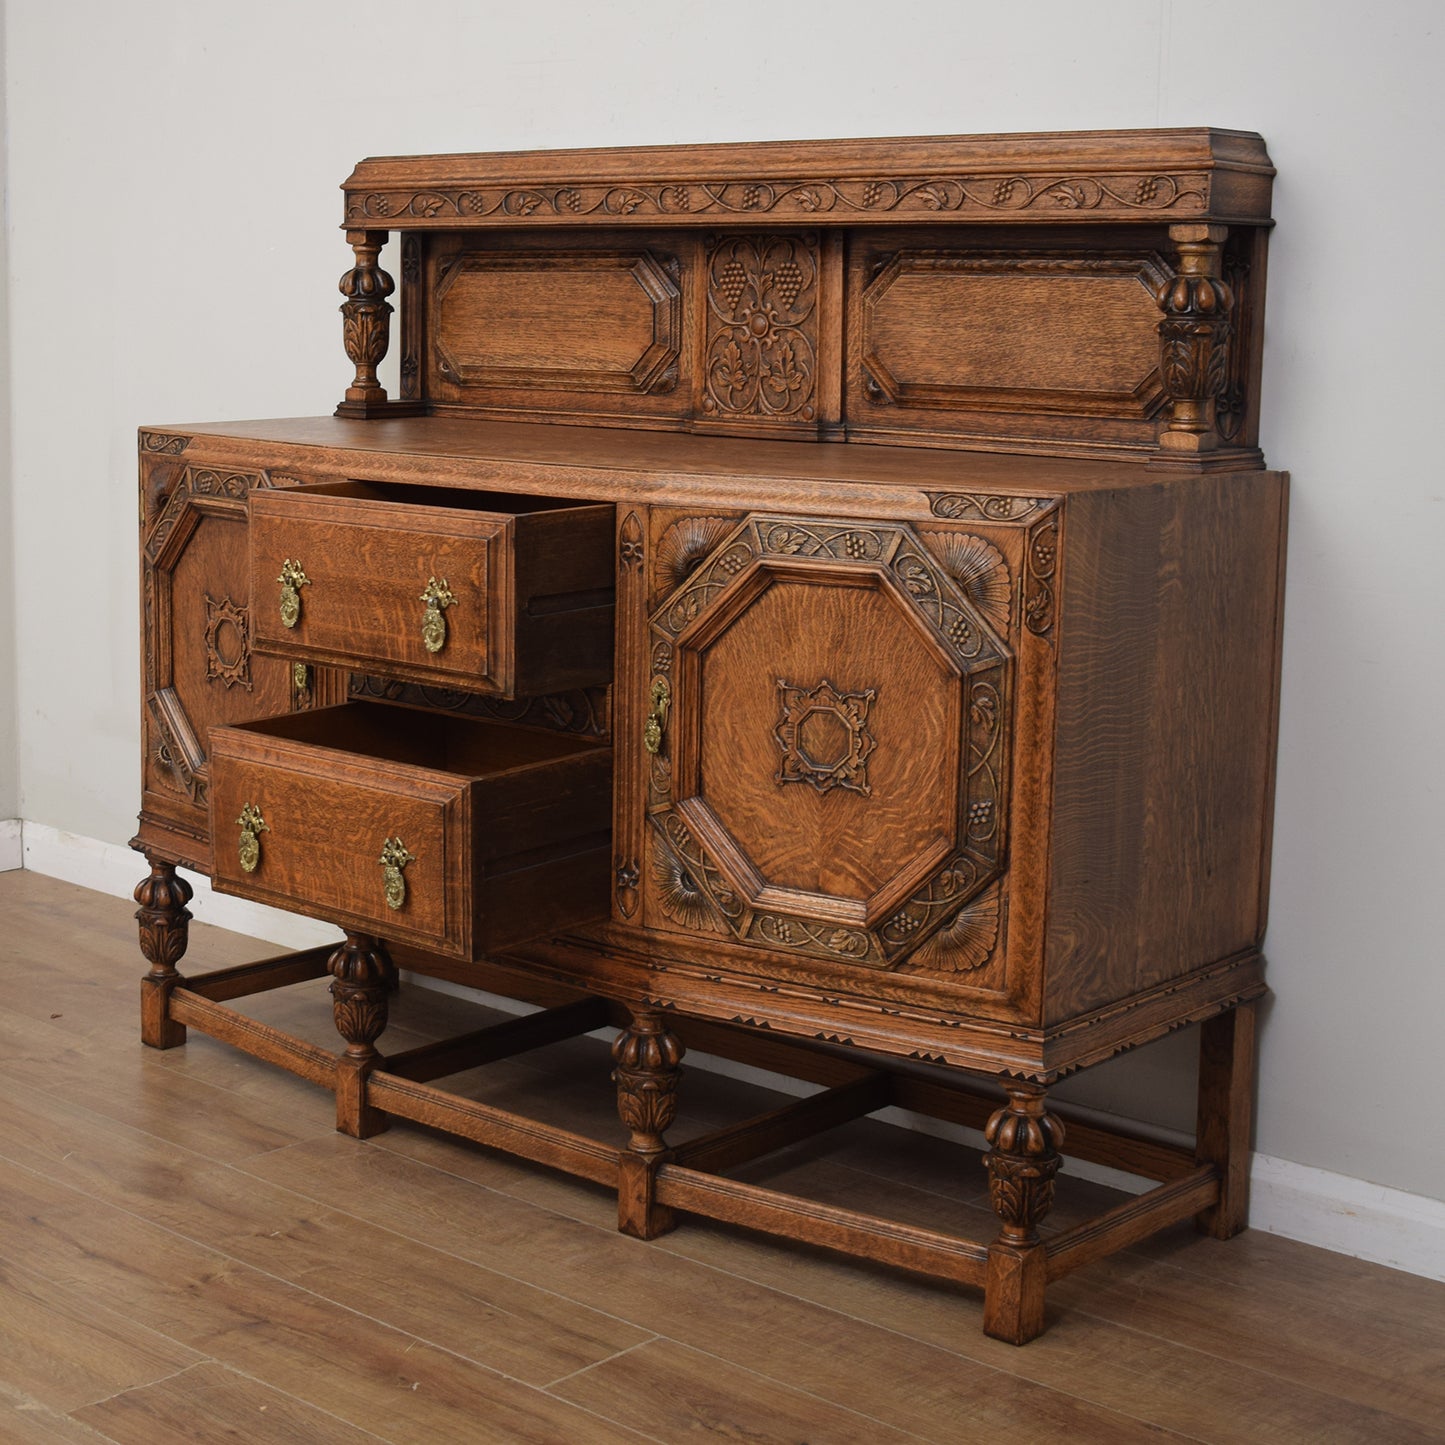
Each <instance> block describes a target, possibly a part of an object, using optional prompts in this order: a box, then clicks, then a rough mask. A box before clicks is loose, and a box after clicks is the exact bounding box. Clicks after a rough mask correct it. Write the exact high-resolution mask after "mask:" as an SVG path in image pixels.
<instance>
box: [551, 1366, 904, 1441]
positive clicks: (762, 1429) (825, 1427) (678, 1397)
mask: <svg viewBox="0 0 1445 1445" xmlns="http://www.w3.org/2000/svg"><path fill="white" fill-rule="evenodd" d="M552 1393H553V1394H555V1395H560V1396H561V1397H562V1398H563V1399H567V1400H573V1401H575V1402H576V1403H578V1404H581V1405H586V1406H587V1407H588V1408H589V1409H591V1410H594V1411H595V1412H596V1413H597V1414H599V1415H602V1416H604V1417H606V1418H607V1419H610V1420H627V1421H629V1422H630V1423H631V1424H634V1425H636V1426H638V1427H640V1428H642V1429H644V1430H646V1431H647V1432H648V1433H649V1434H652V1435H656V1436H657V1438H658V1439H660V1440H685V1439H690V1438H696V1437H699V1436H706V1437H708V1438H710V1439H722V1440H746V1441H747V1442H748V1445H795V1442H797V1441H799V1440H806V1441H809V1442H810V1445H904V1442H906V1441H916V1440H918V1439H919V1438H920V1437H919V1436H917V1435H912V1434H906V1433H905V1432H903V1431H901V1430H895V1429H893V1428H892V1427H891V1426H889V1425H886V1424H884V1423H883V1421H881V1420H877V1419H870V1418H868V1417H867V1416H864V1415H858V1414H855V1413H853V1412H852V1411H849V1410H840V1409H839V1408H838V1407H837V1406H836V1405H834V1404H831V1403H830V1402H829V1401H827V1400H820V1399H818V1398H817V1397H816V1396H812V1395H805V1394H802V1393H801V1392H800V1391H798V1390H793V1389H789V1388H788V1387H787V1386H784V1385H779V1384H777V1383H775V1382H774V1381H772V1380H769V1379H766V1378H765V1377H763V1376H761V1375H757V1374H754V1373H752V1372H751V1371H747V1370H740V1369H738V1368H737V1366H735V1365H730V1364H728V1363H727V1362H726V1361H724V1360H719V1359H718V1358H717V1357H716V1356H714V1355H705V1354H702V1353H700V1352H699V1351H697V1350H690V1349H688V1348H686V1347H685V1346H683V1345H679V1344H675V1343H674V1342H673V1341H671V1340H658V1341H656V1342H655V1343H653V1344H649V1345H643V1346H642V1347H641V1348H639V1349H635V1350H629V1351H628V1352H627V1353H626V1354H624V1355H618V1356H615V1357H614V1358H613V1359H610V1360H607V1361H604V1362H603V1363H602V1364H599V1365H593V1366H592V1368H591V1369H588V1370H582V1371H580V1372H579V1373H578V1374H575V1375H572V1376H571V1377H569V1378H568V1379H566V1380H563V1381H561V1382H560V1383H558V1384H556V1385H554V1386H553V1387H552Z"/></svg>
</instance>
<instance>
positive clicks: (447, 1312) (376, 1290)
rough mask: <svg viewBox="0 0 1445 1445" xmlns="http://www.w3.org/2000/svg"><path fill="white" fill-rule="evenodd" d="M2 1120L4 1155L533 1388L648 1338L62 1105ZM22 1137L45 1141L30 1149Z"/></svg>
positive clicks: (22, 1101)
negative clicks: (512, 1377)
mask: <svg viewBox="0 0 1445 1445" xmlns="http://www.w3.org/2000/svg"><path fill="white" fill-rule="evenodd" d="M5 1115H6V1116H5V1117H4V1118H0V1156H5V1157H9V1158H11V1159H14V1160H15V1161H16V1162H18V1163H20V1164H22V1165H23V1166H25V1167H27V1168H30V1169H35V1170H36V1171H38V1172H40V1173H42V1174H44V1175H45V1176H46V1177H48V1178H51V1179H54V1180H56V1181H57V1182H60V1183H64V1184H68V1185H71V1186H72V1187H74V1188H76V1189H79V1190H82V1191H84V1192H85V1193H86V1194H87V1195H88V1196H90V1197H91V1198H93V1199H95V1200H97V1201H98V1202H103V1203H105V1204H107V1205H110V1206H112V1207H113V1208H115V1209H118V1210H122V1211H125V1212H126V1213H129V1214H133V1215H136V1216H138V1217H141V1218H144V1219H147V1220H150V1221H151V1222H153V1223H155V1224H157V1225H160V1226H163V1227H164V1228H166V1229H169V1230H171V1231H173V1232H174V1233H175V1234H177V1235H180V1236H182V1237H184V1238H187V1239H190V1240H192V1241H194V1242H196V1243H198V1244H203V1245H207V1246H210V1247H212V1248H215V1249H217V1250H219V1251H221V1252H222V1253H223V1254H224V1255H226V1256H227V1257H228V1258H230V1259H233V1260H239V1261H241V1262H242V1263H246V1264H251V1265H254V1266H255V1267H257V1268H258V1269H263V1270H265V1271H266V1272H267V1273H268V1274H272V1275H275V1276H277V1277H278V1278H280V1279H283V1280H286V1281H288V1282H290V1283H293V1284H297V1285H299V1286H301V1287H302V1288H305V1289H307V1290H309V1291H311V1292H313V1293H315V1294H318V1295H320V1296H322V1297H324V1298H325V1299H327V1300H330V1301H333V1302H335V1303H336V1304H339V1305H341V1306H344V1307H346V1308H349V1309H355V1310H357V1311H358V1312H360V1313H365V1314H370V1315H372V1316H373V1317H375V1318H377V1319H379V1320H381V1321H382V1322H383V1323H386V1324H389V1325H392V1326H394V1327H396V1328H398V1329H402V1330H405V1331H407V1332H408V1333H411V1334H414V1335H416V1336H417V1337H418V1338H421V1339H425V1340H427V1341H429V1342H431V1343H433V1344H435V1345H437V1346H439V1347H441V1348H445V1349H448V1350H451V1351H453V1352H455V1353H457V1354H460V1355H462V1356H465V1357H466V1358H469V1359H473V1360H477V1361H485V1362H486V1363H487V1364H489V1365H490V1366H491V1367H492V1368H494V1369H498V1370H500V1371H502V1372H503V1373H505V1374H508V1375H511V1376H514V1377H516V1378H518V1379H521V1380H524V1381H528V1382H530V1383H534V1384H542V1383H545V1382H546V1381H548V1380H552V1379H555V1378H557V1376H559V1375H561V1374H566V1373H570V1372H572V1371H574V1370H578V1369H581V1368H583V1367H584V1366H586V1365H588V1364H591V1363H593V1362H594V1361H596V1360H599V1359H602V1358H604V1357H606V1356H608V1355H611V1354H614V1353H616V1352H617V1351H618V1350H622V1349H626V1348H629V1347H630V1346H632V1345H635V1344H638V1343H640V1342H641V1341H643V1340H646V1339H649V1338H651V1336H652V1333H653V1331H651V1330H644V1329H638V1328H635V1327H633V1326H631V1325H628V1324H625V1323H623V1322H622V1321H620V1320H617V1319H614V1318H613V1317H612V1316H611V1315H610V1314H608V1313H605V1312H601V1311H597V1310H592V1309H586V1308H583V1307H582V1306H580V1305H578V1304H577V1303H576V1302H575V1301H574V1300H572V1299H570V1298H568V1297H567V1296H566V1295H559V1294H558V1293H556V1292H554V1291H549V1290H546V1289H539V1288H535V1287H533V1286H530V1285H528V1284H526V1283H524V1282H521V1281H519V1280H517V1279H515V1278H513V1277H512V1276H511V1275H510V1274H509V1273H506V1272H498V1271H496V1270H490V1269H486V1268H483V1267H481V1266H479V1265H477V1264H474V1263H471V1262H469V1261H467V1260H464V1259H460V1258H458V1257H457V1255H456V1254H455V1253H454V1252H450V1251H447V1250H445V1249H441V1250H437V1249H431V1248H427V1247H419V1246H418V1245H417V1244H416V1242H415V1241H414V1240H412V1239H409V1238H407V1237H405V1236H403V1235H401V1234H397V1233H395V1232H393V1231H390V1230H387V1229H384V1228H379V1227H378V1226H377V1225H376V1224H374V1223H372V1222H370V1221H369V1220H367V1219H363V1218H357V1217H356V1216H355V1215H354V1214H352V1213H350V1212H349V1211H348V1210H347V1209H346V1204H347V1201H344V1200H343V1201H341V1204H342V1208H340V1209H336V1208H329V1207H326V1206H322V1205H318V1204H316V1203H313V1202H312V1201H310V1200H308V1199H306V1198H303V1197H302V1196H300V1195H298V1194H295V1193H292V1192H291V1191H289V1190H287V1189H285V1188H283V1187H279V1186H278V1185H276V1184H274V1183H272V1182H270V1181H268V1180H266V1179H264V1178H262V1177H260V1176H253V1175H251V1174H248V1173H244V1172H241V1171H239V1170H237V1169H235V1168H232V1167H228V1166H224V1165H216V1164H212V1163H210V1162H209V1161H208V1160H206V1159H205V1158H204V1157H201V1156H197V1155H194V1154H191V1153H188V1152H187V1151H184V1150H182V1149H179V1148H175V1147H173V1146H171V1145H169V1144H168V1143H166V1142H165V1141H162V1140H159V1139H156V1138H154V1137H152V1136H149V1135H145V1134H141V1133H138V1132H125V1131H120V1132H118V1131H117V1130H116V1129H115V1128H113V1127H111V1126H109V1125H107V1124H105V1123H104V1122H102V1121H99V1120H97V1119H94V1118H91V1117H88V1116H87V1115H86V1113H85V1112H84V1111H82V1110H79V1109H76V1108H73V1107H72V1106H70V1105H68V1104H65V1103H62V1102H60V1101H57V1100H54V1099H49V1098H45V1097H43V1096H38V1095H35V1094H33V1093H28V1092H26V1093H21V1092H20V1091H13V1092H12V1094H11V1098H10V1107H9V1108H8V1109H7V1110H6V1111H5ZM27 1136H29V1137H30V1138H31V1139H41V1138H43V1139H45V1140H46V1141H47V1142H46V1144H45V1145H44V1146H39V1147H31V1148H28V1149H27V1148H25V1147H24V1145H23V1141H24V1139H25V1138H26V1137H27ZM326 1138H327V1141H328V1142H329V1141H330V1140H331V1139H333V1138H335V1135H334V1133H328V1134H327V1136H326ZM346 1142H347V1144H348V1145H349V1146H350V1147H351V1148H352V1149H353V1150H359V1151H360V1153H361V1154H362V1155H363V1156H364V1155H365V1153H366V1147H365V1146H364V1145H358V1144H357V1143H356V1142H355V1141H346ZM421 1207H423V1208H424V1207H425V1206H424V1205H422V1206H421Z"/></svg>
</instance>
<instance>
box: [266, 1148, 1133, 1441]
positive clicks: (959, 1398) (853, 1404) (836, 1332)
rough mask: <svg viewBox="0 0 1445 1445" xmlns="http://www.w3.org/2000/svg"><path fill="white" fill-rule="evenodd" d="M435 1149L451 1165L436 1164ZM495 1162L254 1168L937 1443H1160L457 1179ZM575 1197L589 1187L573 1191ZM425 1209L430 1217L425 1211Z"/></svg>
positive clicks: (474, 1158)
mask: <svg viewBox="0 0 1445 1445" xmlns="http://www.w3.org/2000/svg"><path fill="white" fill-rule="evenodd" d="M400 1127H401V1126H398V1128H400ZM428 1152H430V1153H431V1154H432V1156H433V1157H434V1159H435V1161H436V1167H432V1166H431V1165H429V1164H427V1163H425V1162H422V1156H424V1155H425V1154H427V1153H428ZM490 1157H491V1156H489V1155H487V1154H485V1153H483V1152H480V1151H470V1150H461V1149H459V1148H458V1146H457V1145H456V1144H455V1143H454V1142H453V1141H451V1140H446V1139H440V1138H433V1137H430V1136H424V1135H418V1136H417V1139H416V1141H415V1146H414V1152H413V1153H412V1154H411V1155H408V1156H403V1155H401V1154H398V1153H396V1152H394V1151H392V1150H390V1149H382V1148H371V1149H367V1150H358V1149H356V1148H355V1147H352V1146H351V1145H350V1141H347V1140H344V1139H339V1138H338V1139H336V1140H332V1141H326V1142H314V1143H305V1144H298V1145H296V1146H295V1147H293V1148H291V1149H287V1150H284V1151H282V1152H280V1153H277V1154H271V1155H266V1156H264V1157H262V1158H259V1159H256V1160H253V1161H251V1162H250V1164H249V1165H248V1168H249V1169H251V1170H253V1171H255V1172H258V1173H264V1175H265V1176H266V1177H267V1178H270V1179H274V1180H276V1181H277V1182H278V1183H283V1184H285V1185H287V1187H289V1188H292V1189H295V1190H296V1191H297V1192H298V1193H306V1194H309V1195H311V1197H313V1198H315V1199H317V1200H318V1202H323V1203H330V1202H333V1201H340V1200H342V1199H350V1200H351V1201H352V1207H354V1208H356V1209H357V1210H358V1211H359V1212H361V1213H363V1214H364V1215H365V1216H366V1217H367V1218H368V1219H374V1220H380V1221H383V1222H385V1223H386V1225H387V1226H388V1227H389V1228H392V1229H395V1230H396V1231H397V1232H398V1233H403V1234H409V1235H410V1236H411V1237H412V1238H415V1239H417V1240H418V1241H420V1242H423V1243H437V1242H439V1241H446V1242H448V1243H447V1245H446V1247H450V1248H452V1249H455V1250H456V1251H457V1252H458V1253H461V1254H463V1255H464V1256H465V1257H467V1258H470V1259H472V1260H473V1261H475V1262H477V1263H480V1264H483V1265H485V1266H487V1267H488V1268H495V1269H499V1270H510V1271H511V1272H513V1273H515V1274H517V1275H518V1276H519V1277H522V1278H524V1279H526V1280H527V1281H529V1282H530V1283H533V1284H536V1285H538V1286H540V1287H542V1288H546V1289H551V1290H555V1291H557V1292H558V1293H559V1294H565V1295H567V1296H568V1297H569V1298H571V1299H574V1300H577V1301H579V1302H581V1303H583V1304H587V1305H589V1306H591V1307H592V1308H595V1309H599V1310H609V1311H611V1312H613V1313H615V1314H616V1315H618V1316H620V1317H621V1318H623V1319H626V1320H629V1321H631V1322H632V1323H634V1324H636V1325H637V1326H638V1327H639V1328H647V1329H651V1330H654V1331H656V1332H657V1333H658V1334H660V1335H663V1336H666V1337H667V1338H669V1339H671V1340H674V1341H676V1342H678V1343H681V1344H686V1345H689V1346H691V1347H692V1348H694V1349H697V1350H700V1351H702V1352H704V1353H707V1354H712V1355H716V1356H717V1357H718V1358H719V1359H722V1360H725V1361H727V1362H729V1363H731V1364H733V1365H737V1366H740V1367H741V1368H743V1369H745V1370H751V1371H755V1372H756V1373H758V1374H761V1375H764V1376H766V1377H767V1378H769V1379H771V1380H773V1381H775V1382H777V1383H779V1384H783V1385H788V1386H792V1387H795V1388H797V1389H801V1390H803V1391H804V1392H806V1393H809V1394H815V1395H817V1396H819V1397H820V1398H822V1399H827V1400H831V1401H833V1402H834V1403H835V1404H837V1405H840V1406H843V1407H844V1408H846V1409H850V1410H855V1411H858V1412H860V1413H865V1414H872V1415H877V1416H879V1417H880V1418H882V1419H884V1420H886V1421H887V1422H889V1423H890V1424H892V1425H893V1426H894V1427H895V1428H897V1429H901V1430H904V1431H908V1432H912V1433H914V1434H918V1435H922V1436H923V1437H924V1438H926V1439H933V1438H938V1439H944V1440H948V1439H952V1438H957V1437H956V1435H951V1434H950V1432H952V1431H956V1429H957V1428H958V1422H959V1420H960V1419H969V1420H971V1421H974V1422H975V1423H976V1425H977V1428H978V1429H979V1430H985V1429H986V1430H988V1431H989V1432H991V1435H992V1437H993V1438H996V1439H998V1440H999V1441H1003V1442H1011V1441H1015V1440H1017V1441H1019V1442H1026V1441H1027V1442H1036V1441H1038V1440H1040V1439H1050V1438H1063V1435H1060V1434H1058V1432H1064V1434H1069V1433H1070V1432H1072V1438H1078V1439H1098V1440H1111V1441H1121V1442H1122V1441H1128V1440H1131V1439H1135V1438H1139V1439H1143V1438H1146V1437H1150V1438H1152V1437H1151V1436H1150V1431H1149V1429H1147V1428H1145V1427H1142V1426H1139V1425H1137V1424H1136V1423H1135V1422H1133V1421H1131V1420H1129V1419H1128V1418H1126V1417H1124V1416H1122V1415H1120V1414H1118V1413H1117V1412H1113V1411H1109V1410H1104V1409H1098V1408H1097V1407H1094V1406H1092V1405H1088V1404H1086V1403H1081V1402H1079V1401H1076V1400H1074V1399H1072V1398H1070V1397H1068V1396H1064V1395H1059V1394H1057V1393H1056V1392H1054V1391H1051V1390H1048V1389H1044V1388H1040V1387H1037V1386H1035V1385H1033V1384H1031V1383H1029V1382H1027V1381H1020V1380H1014V1379H1007V1378H1006V1377H1003V1376H1001V1375H1000V1374H999V1372H998V1371H996V1370H995V1369H992V1368H989V1367H987V1366H980V1365H979V1364H977V1363H976V1362H973V1361H970V1360H966V1359H964V1358H963V1357H961V1356H959V1355H956V1354H951V1353H948V1352H945V1351H941V1350H935V1349H931V1348H929V1347H926V1346H920V1345H918V1344H917V1343H916V1342H914V1341H910V1340H907V1339H905V1338H904V1337H902V1336H900V1335H898V1334H896V1333H895V1332H893V1331H889V1330H880V1329H878V1328H877V1327H875V1326H872V1325H869V1324H867V1323H866V1322H864V1321H860V1320H856V1319H852V1318H849V1317H847V1316H844V1315H840V1314H838V1313H836V1312H834V1311H832V1310H828V1309H824V1308H819V1307H817V1306H815V1305H812V1304H809V1303H807V1302H805V1301H802V1300H799V1299H796V1298H794V1297H791V1296H789V1295H787V1294H785V1293H782V1292H779V1291H777V1290H774V1289H771V1288H769V1287H767V1286H764V1285H759V1284H756V1283H753V1282H751V1281H747V1280H744V1279H742V1278H740V1277H738V1276H735V1275H732V1274H728V1273H724V1272H721V1271H717V1270H714V1269H711V1268H708V1267H705V1266H702V1265H699V1264H697V1263H696V1262H694V1261H691V1260H687V1259H685V1258H683V1257H681V1256H669V1255H667V1254H666V1253H665V1252H663V1251H659V1250H657V1249H655V1248H654V1247H652V1246H651V1245H648V1244H643V1243H641V1242H639V1241H636V1240H632V1239H628V1238H625V1237H624V1236H622V1235H619V1234H617V1233H615V1232H613V1231H612V1230H611V1229H610V1228H608V1229H603V1228H597V1227H592V1226H587V1225H582V1224H579V1223H578V1222H577V1221H576V1220H574V1219H571V1218H567V1217H565V1216H564V1215H562V1214H555V1213H548V1212H544V1211H542V1210H539V1209H537V1208H536V1207H534V1206H531V1205H527V1204H524V1203H522V1202H521V1201H518V1200H516V1199H514V1198H511V1197H510V1196H508V1195H505V1194H500V1193H496V1192H494V1191H490V1190H485V1189H480V1190H479V1189H478V1188H477V1187H476V1185H475V1184H474V1183H472V1182H470V1181H469V1180H466V1179H463V1178H460V1177H458V1176H457V1175H455V1174H453V1173H451V1172H450V1170H452V1169H454V1168H459V1167H467V1166H468V1165H473V1166H475V1165H478V1164H480V1165H482V1166H483V1167H484V1166H485V1164H486V1163H487V1162H488V1161H489V1160H490ZM442 1171H447V1172H442ZM560 1187H563V1188H570V1189H576V1190H586V1189H587V1188H589V1186H586V1185H584V1184H582V1183H580V1182H578V1181H573V1180H569V1179H563V1180H561V1183H560ZM421 1199H424V1200H425V1201H426V1204H425V1207H424V1208H418V1205H417V1201H418V1200H421ZM956 1303H957V1305H958V1307H959V1310H960V1316H959V1328H960V1329H976V1328H977V1321H978V1313H977V1310H978V1302H977V1297H976V1296H972V1297H970V1296H969V1295H967V1294H962V1295H960V1296H958V1297H957V1298H956ZM763 1321H765V1322H766V1325H765V1326H764V1325H763V1324H761V1323H760V1322H763ZM861 1362H866V1367H864V1365H863V1364H862V1363H861ZM1051 1431H1053V1432H1055V1434H1053V1435H1051V1434H1050V1432H1051Z"/></svg>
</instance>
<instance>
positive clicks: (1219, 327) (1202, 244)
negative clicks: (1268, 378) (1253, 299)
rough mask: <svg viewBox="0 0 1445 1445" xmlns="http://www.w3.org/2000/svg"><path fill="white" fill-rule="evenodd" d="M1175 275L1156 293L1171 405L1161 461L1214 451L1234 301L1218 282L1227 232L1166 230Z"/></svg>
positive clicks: (1221, 229)
mask: <svg viewBox="0 0 1445 1445" xmlns="http://www.w3.org/2000/svg"><path fill="white" fill-rule="evenodd" d="M1169 237H1170V239H1171V240H1172V241H1173V242H1174V243H1175V245H1176V246H1177V247H1178V248H1179V271H1178V273H1177V274H1176V275H1175V277H1174V279H1173V280H1172V281H1167V282H1165V284H1164V285H1163V286H1162V287H1160V289H1159V294H1158V301H1159V305H1160V307H1161V309H1162V310H1163V312H1164V319H1163V321H1161V322H1160V323H1159V375H1160V377H1161V378H1162V380H1163V382H1164V390H1165V391H1166V392H1167V393H1168V394H1169V397H1170V400H1171V401H1172V403H1173V405H1172V407H1171V410H1170V415H1169V421H1168V422H1167V424H1166V425H1165V428H1164V430H1163V431H1162V432H1161V433H1160V436H1159V447H1160V450H1161V451H1163V452H1164V453H1165V454H1166V455H1169V456H1174V457H1185V456H1188V455H1191V454H1198V453H1200V452H1210V451H1214V450H1215V449H1216V448H1217V447H1218V446H1219V430H1218V427H1217V426H1216V424H1215V406H1216V403H1217V401H1218V399H1219V396H1220V394H1221V393H1222V392H1223V390H1224V382H1225V377H1226V374H1227V371H1228V362H1229V313H1230V309H1231V307H1232V306H1233V305H1234V297H1233V295H1232V294H1231V293H1230V290H1229V287H1228V286H1227V285H1226V284H1225V282H1224V280H1223V279H1222V278H1223V272H1224V243H1225V241H1226V240H1227V239H1228V237H1229V228H1228V227H1227V226H1202V225H1191V226H1170V228H1169Z"/></svg>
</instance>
